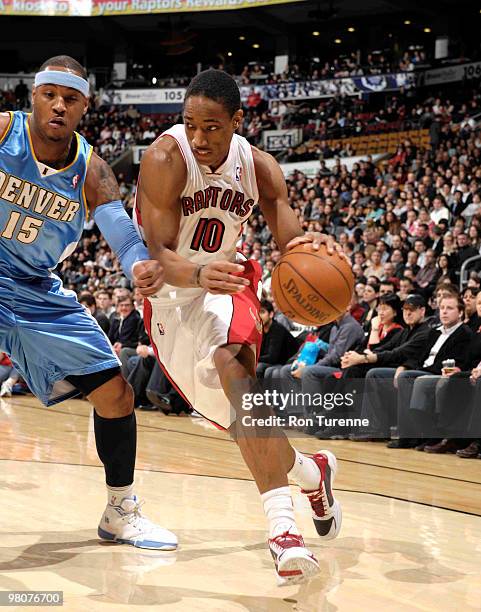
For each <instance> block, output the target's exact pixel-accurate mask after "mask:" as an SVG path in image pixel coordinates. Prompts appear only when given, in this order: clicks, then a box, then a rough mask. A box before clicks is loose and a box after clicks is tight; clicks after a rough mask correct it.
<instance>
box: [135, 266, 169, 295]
mask: <svg viewBox="0 0 481 612" xmlns="http://www.w3.org/2000/svg"><path fill="white" fill-rule="evenodd" d="M132 276H133V280H134V283H135V286H136V287H137V288H138V290H139V293H140V294H141V295H143V296H144V297H148V296H149V295H154V294H155V293H157V291H158V290H159V289H160V288H161V287H162V285H163V284H164V268H163V267H162V266H161V265H160V263H159V262H158V261H156V260H155V259H147V260H145V261H136V262H135V263H134V265H133V266H132Z"/></svg>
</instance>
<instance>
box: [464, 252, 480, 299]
mask: <svg viewBox="0 0 481 612" xmlns="http://www.w3.org/2000/svg"><path fill="white" fill-rule="evenodd" d="M475 261H481V255H473V257H470V258H469V259H466V261H465V262H464V263H463V265H462V266H461V271H460V273H459V288H460V290H461V291H462V290H463V288H464V285H466V283H467V282H468V268H469V267H470V265H471V264H472V263H474V262H475Z"/></svg>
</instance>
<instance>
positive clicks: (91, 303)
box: [79, 291, 110, 335]
mask: <svg viewBox="0 0 481 612" xmlns="http://www.w3.org/2000/svg"><path fill="white" fill-rule="evenodd" d="M79 302H80V303H81V304H82V306H85V308H86V309H87V310H88V311H89V312H90V314H91V315H92V316H93V318H94V319H95V320H96V321H97V323H98V324H99V325H100V328H101V329H102V331H103V332H104V333H105V334H107V335H108V334H109V329H110V321H109V319H108V318H107V316H106V315H105V314H104V313H103V312H102V311H101V310H99V309H98V308H97V302H96V299H95V298H94V296H93V295H92V294H91V293H89V292H88V291H84V292H82V293H81V294H80V296H79Z"/></svg>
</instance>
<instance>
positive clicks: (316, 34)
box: [312, 30, 321, 36]
mask: <svg viewBox="0 0 481 612" xmlns="http://www.w3.org/2000/svg"><path fill="white" fill-rule="evenodd" d="M312 35H313V36H320V35H321V33H320V32H318V31H317V30H314V32H313V33H312Z"/></svg>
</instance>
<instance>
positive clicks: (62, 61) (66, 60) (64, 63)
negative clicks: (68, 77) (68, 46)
mask: <svg viewBox="0 0 481 612" xmlns="http://www.w3.org/2000/svg"><path fill="white" fill-rule="evenodd" d="M49 66H60V67H62V68H68V69H69V70H73V71H74V72H76V73H78V75H79V76H81V77H82V78H83V79H85V80H86V81H88V74H87V71H86V70H85V68H84V67H83V66H82V64H80V63H79V62H77V60H76V59H74V58H73V57H70V55H55V56H54V57H51V58H50V59H48V60H47V61H46V62H44V63H43V64H42V65H41V66H40V70H39V72H42V70H45V69H46V68H48V67H49Z"/></svg>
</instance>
